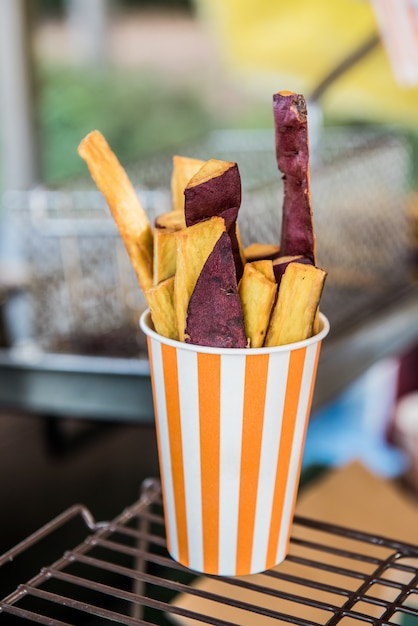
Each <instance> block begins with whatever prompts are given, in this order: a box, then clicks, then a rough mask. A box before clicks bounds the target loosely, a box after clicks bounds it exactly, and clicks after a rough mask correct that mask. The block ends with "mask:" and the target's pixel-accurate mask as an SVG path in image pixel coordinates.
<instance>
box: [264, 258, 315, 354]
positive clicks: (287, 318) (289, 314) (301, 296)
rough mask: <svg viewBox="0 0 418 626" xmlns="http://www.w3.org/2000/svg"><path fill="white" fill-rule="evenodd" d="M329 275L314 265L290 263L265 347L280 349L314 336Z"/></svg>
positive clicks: (280, 289) (281, 285) (279, 293)
mask: <svg viewBox="0 0 418 626" xmlns="http://www.w3.org/2000/svg"><path fill="white" fill-rule="evenodd" d="M326 275H327V273H326V272H325V271H324V270H322V269H320V268H318V267H315V266H314V265H305V264H303V263H297V262H294V263H289V265H288V266H287V268H286V271H285V273H284V274H283V278H282V281H281V283H280V287H279V292H278V296H277V302H276V304H275V307H274V309H273V312H272V315H271V319H270V324H269V328H268V331H267V336H266V340H265V342H264V345H265V346H281V345H285V344H288V343H293V342H296V341H302V340H303V339H307V338H308V337H311V336H312V334H313V328H314V321H315V317H316V314H317V310H318V306H319V301H320V298H321V294H322V290H323V287H324V283H325V278H326Z"/></svg>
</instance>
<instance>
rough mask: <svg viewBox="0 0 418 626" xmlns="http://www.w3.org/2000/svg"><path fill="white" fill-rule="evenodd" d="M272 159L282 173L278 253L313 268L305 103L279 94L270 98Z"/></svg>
mask: <svg viewBox="0 0 418 626" xmlns="http://www.w3.org/2000/svg"><path fill="white" fill-rule="evenodd" d="M273 115H274V127H275V139H276V159H277V165H278V168H279V170H280V171H281V172H282V174H283V185H284V198H283V208H282V234H281V243H280V254H282V255H283V256H288V255H292V256H294V255H301V256H304V257H307V258H309V259H310V260H311V262H312V264H313V265H315V236H314V228H313V218H312V206H311V194H310V171H309V142H308V122H307V109H306V102H305V99H304V97H303V96H302V95H300V94H296V93H292V92H289V91H282V92H279V93H276V94H274V96H273Z"/></svg>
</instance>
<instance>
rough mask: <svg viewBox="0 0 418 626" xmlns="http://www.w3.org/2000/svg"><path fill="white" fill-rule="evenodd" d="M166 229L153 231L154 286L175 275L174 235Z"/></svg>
mask: <svg viewBox="0 0 418 626" xmlns="http://www.w3.org/2000/svg"><path fill="white" fill-rule="evenodd" d="M177 232H178V231H175V230H170V229H168V228H155V230H154V285H158V283H160V282H161V281H163V280H166V278H170V276H174V274H175V273H176V246H177V244H176V233H177Z"/></svg>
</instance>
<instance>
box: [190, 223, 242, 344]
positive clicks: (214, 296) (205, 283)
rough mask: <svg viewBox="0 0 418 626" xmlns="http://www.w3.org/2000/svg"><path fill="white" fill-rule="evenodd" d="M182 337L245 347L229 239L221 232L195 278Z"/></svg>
mask: <svg viewBox="0 0 418 626" xmlns="http://www.w3.org/2000/svg"><path fill="white" fill-rule="evenodd" d="M185 341H186V342H188V343H193V344H197V345H201V346H214V347H218V348H245V347H246V346H247V338H246V334H245V328H244V318H243V313H242V307H241V301H240V298H239V295H238V289H237V278H236V273H235V262H234V257H233V254H232V247H231V240H230V238H229V236H228V234H227V233H226V232H224V233H223V234H222V235H221V236H220V237H219V239H218V241H217V242H216V244H215V246H214V248H213V250H212V252H211V253H210V255H209V256H208V258H207V261H206V263H205V264H204V266H203V268H202V271H201V273H200V275H199V278H198V279H197V282H196V286H195V288H194V290H193V293H192V295H191V297H190V301H189V306H188V310H187V323H186V334H185Z"/></svg>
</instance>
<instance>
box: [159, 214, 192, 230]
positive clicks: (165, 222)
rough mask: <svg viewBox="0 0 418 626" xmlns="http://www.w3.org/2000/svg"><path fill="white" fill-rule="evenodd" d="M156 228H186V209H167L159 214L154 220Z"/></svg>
mask: <svg viewBox="0 0 418 626" xmlns="http://www.w3.org/2000/svg"><path fill="white" fill-rule="evenodd" d="M154 226H155V228H170V229H171V230H181V229H182V228H186V220H185V219H184V211H167V213H161V215H157V217H156V218H155V221H154Z"/></svg>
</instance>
